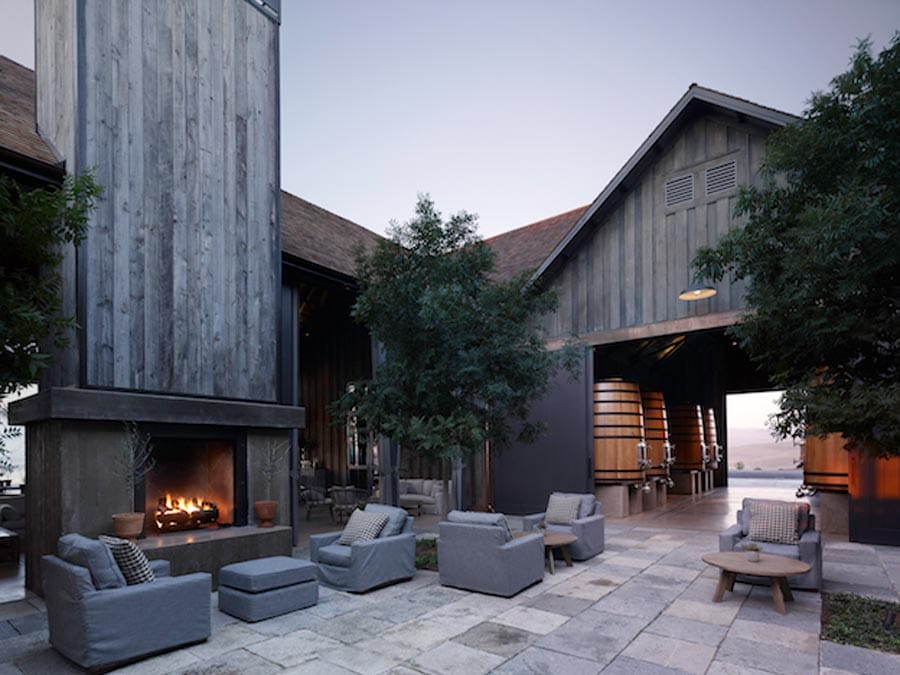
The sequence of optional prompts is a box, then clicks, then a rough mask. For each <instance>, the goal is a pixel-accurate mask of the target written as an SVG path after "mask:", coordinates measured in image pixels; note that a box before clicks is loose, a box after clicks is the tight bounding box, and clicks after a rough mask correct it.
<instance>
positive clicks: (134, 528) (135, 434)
mask: <svg viewBox="0 0 900 675" xmlns="http://www.w3.org/2000/svg"><path fill="white" fill-rule="evenodd" d="M125 433H126V440H125V445H124V447H123V449H122V453H121V454H120V455H119V456H118V457H117V459H116V462H115V463H114V464H113V471H112V472H113V474H115V475H116V476H117V477H119V478H120V479H121V480H122V481H123V482H124V483H125V488H126V494H128V495H129V496H130V498H131V499H132V500H133V499H134V486H135V485H137V484H138V483H140V482H141V481H143V480H144V477H145V476H146V475H147V474H148V473H149V472H150V469H152V468H153V466H154V464H155V463H156V460H155V459H154V458H153V444H152V443H151V442H150V435H149V434H144V433H141V431H140V430H139V429H138V426H137V423H135V422H126V423H125ZM112 521H113V532H114V533H115V535H116V536H117V537H122V538H123V539H137V538H138V537H139V536H140V535H141V532H143V530H144V513H143V512H142V511H128V512H125V513H114V514H112Z"/></svg>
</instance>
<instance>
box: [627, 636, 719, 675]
mask: <svg viewBox="0 0 900 675" xmlns="http://www.w3.org/2000/svg"><path fill="white" fill-rule="evenodd" d="M715 653H716V649H715V647H710V646H708V645H702V644H697V643H696V642H686V641H684V640H678V639H676V638H667V637H662V636H660V635H653V634H651V633H641V634H640V635H638V636H637V637H636V638H635V639H634V641H633V642H632V643H631V644H629V645H628V647H626V648H625V650H624V651H623V652H622V656H627V657H629V658H632V659H638V660H640V661H649V662H650V663H655V664H656V665H659V666H665V667H666V668H675V669H677V670H682V671H684V672H688V673H698V674H702V673H705V672H706V669H707V667H708V666H709V664H710V662H711V661H712V659H713V656H715Z"/></svg>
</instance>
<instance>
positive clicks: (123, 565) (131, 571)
mask: <svg viewBox="0 0 900 675" xmlns="http://www.w3.org/2000/svg"><path fill="white" fill-rule="evenodd" d="M100 541H101V542H103V543H104V544H105V545H106V546H108V547H109V550H110V551H112V555H113V558H115V559H116V564H117V565H118V566H119V570H120V571H121V572H122V576H123V577H125V583H126V584H128V585H129V586H134V585H136V584H146V583H150V582H151V581H154V580H155V579H156V575H155V574H154V573H153V569H152V568H151V567H150V561H149V560H147V556H145V555H144V552H143V551H142V550H141V549H139V548H138V547H137V546H136V545H135V544H134V542H130V541H128V540H127V539H119V538H118V537H108V536H106V535H103V534H101V535H100Z"/></svg>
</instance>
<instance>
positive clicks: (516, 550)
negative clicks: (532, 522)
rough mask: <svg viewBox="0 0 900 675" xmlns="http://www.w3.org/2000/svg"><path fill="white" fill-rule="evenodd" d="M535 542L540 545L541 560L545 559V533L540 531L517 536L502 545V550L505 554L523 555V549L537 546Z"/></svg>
mask: <svg viewBox="0 0 900 675" xmlns="http://www.w3.org/2000/svg"><path fill="white" fill-rule="evenodd" d="M535 543H537V544H538V545H539V546H540V549H541V560H543V559H544V535H543V534H541V533H540V532H533V533H532V534H526V535H525V536H524V537H515V538H513V539H510V540H509V541H508V542H506V543H505V544H503V545H502V546H501V547H500V551H501V552H502V555H504V556H507V557H508V556H511V555H521V551H523V550H528V548H529V547H531V548H535V547H536V546H535Z"/></svg>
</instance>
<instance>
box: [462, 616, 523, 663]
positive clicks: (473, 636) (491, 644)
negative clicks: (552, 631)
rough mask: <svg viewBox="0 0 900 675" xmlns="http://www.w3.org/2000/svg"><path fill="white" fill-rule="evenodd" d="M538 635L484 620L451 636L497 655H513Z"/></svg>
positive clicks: (469, 645)
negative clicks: (463, 631)
mask: <svg viewBox="0 0 900 675" xmlns="http://www.w3.org/2000/svg"><path fill="white" fill-rule="evenodd" d="M539 637H540V635H538V634H537V633H530V632H528V631H526V630H522V629H521V628H514V627H512V626H507V625H504V624H501V623H494V622H493V621H485V622H484V623H480V624H478V625H477V626H474V627H472V628H470V629H469V630H467V631H466V632H465V633H462V634H461V635H457V636H456V637H455V638H453V641H454V642H458V643H460V644H464V645H466V646H468V647H472V648H473V649H480V650H482V651H485V652H489V653H491V654H496V655H497V656H503V657H506V658H509V657H510V656H515V655H516V654H518V653H519V652H521V651H522V650H523V649H525V648H527V647H528V646H529V645H531V643H533V642H534V641H535V640H537V639H538V638H539Z"/></svg>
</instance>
